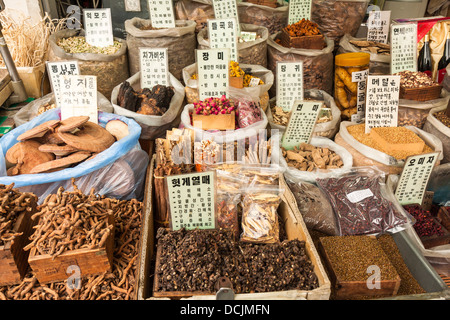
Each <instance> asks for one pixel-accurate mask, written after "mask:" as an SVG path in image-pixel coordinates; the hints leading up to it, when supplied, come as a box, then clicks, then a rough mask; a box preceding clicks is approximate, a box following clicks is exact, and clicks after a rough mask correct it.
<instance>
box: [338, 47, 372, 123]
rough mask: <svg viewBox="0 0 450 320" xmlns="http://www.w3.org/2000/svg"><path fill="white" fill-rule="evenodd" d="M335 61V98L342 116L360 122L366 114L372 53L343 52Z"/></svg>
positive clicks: (344, 118)
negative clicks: (367, 85) (367, 83)
mask: <svg viewBox="0 0 450 320" xmlns="http://www.w3.org/2000/svg"><path fill="white" fill-rule="evenodd" d="M334 63H335V68H334V100H335V102H336V105H337V106H338V107H339V109H341V117H342V119H343V120H351V121H353V122H359V121H360V120H361V118H362V117H363V116H364V109H365V108H364V106H365V102H366V79H367V75H368V74H369V63H370V54H369V53H366V52H350V53H342V54H338V55H336V57H335V60H334Z"/></svg>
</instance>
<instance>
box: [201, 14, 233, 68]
mask: <svg viewBox="0 0 450 320" xmlns="http://www.w3.org/2000/svg"><path fill="white" fill-rule="evenodd" d="M208 33H209V44H210V47H211V48H212V49H222V48H229V49H230V59H231V60H233V61H236V62H237V61H238V59H239V54H238V51H237V38H238V31H237V23H236V19H235V18H228V19H212V20H208Z"/></svg>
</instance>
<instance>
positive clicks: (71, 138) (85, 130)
mask: <svg viewBox="0 0 450 320" xmlns="http://www.w3.org/2000/svg"><path fill="white" fill-rule="evenodd" d="M58 136H59V137H60V138H61V140H63V141H64V142H65V143H66V144H68V145H69V146H72V147H74V148H77V149H78V150H84V151H90V152H102V151H104V150H106V149H108V148H109V147H110V146H111V145H112V144H113V143H114V142H115V141H116V139H115V138H114V137H113V135H112V134H110V133H109V132H108V131H107V130H106V129H105V128H103V127H102V126H100V125H98V124H96V123H93V122H90V121H88V122H86V123H85V124H84V125H83V127H81V128H80V130H79V131H77V132H76V133H74V134H72V133H68V132H58Z"/></svg>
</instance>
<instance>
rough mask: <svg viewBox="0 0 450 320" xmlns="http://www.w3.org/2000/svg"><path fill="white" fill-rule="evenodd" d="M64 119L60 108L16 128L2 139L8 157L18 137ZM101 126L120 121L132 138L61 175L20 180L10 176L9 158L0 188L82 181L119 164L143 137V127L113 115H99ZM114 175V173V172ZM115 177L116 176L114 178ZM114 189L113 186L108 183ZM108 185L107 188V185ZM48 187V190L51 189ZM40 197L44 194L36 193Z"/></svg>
mask: <svg viewBox="0 0 450 320" xmlns="http://www.w3.org/2000/svg"><path fill="white" fill-rule="evenodd" d="M60 118H61V110H60V109H59V108H57V109H52V110H49V111H47V112H45V113H43V114H41V115H40V116H38V117H36V118H34V119H32V120H31V121H29V122H27V123H25V124H23V125H21V126H20V127H17V128H15V129H14V130H12V131H10V132H8V133H7V134H5V135H4V136H3V137H2V138H1V139H0V148H1V150H2V151H3V154H4V155H5V154H6V152H7V151H8V149H9V148H11V147H12V146H13V145H15V144H16V143H17V142H18V141H17V137H18V136H19V135H20V134H22V133H24V132H25V131H27V130H29V129H32V128H34V127H36V126H37V125H39V124H41V123H44V122H46V121H49V120H59V119H60ZM98 118H99V124H100V125H101V126H102V127H104V126H105V125H106V124H107V123H108V122H109V121H111V120H115V119H119V120H121V121H123V122H124V123H126V124H127V125H128V131H129V134H128V136H126V137H124V138H122V139H120V140H119V141H116V142H115V143H113V144H112V145H111V146H110V147H109V148H108V149H107V150H105V151H103V152H101V153H99V154H98V155H97V156H96V157H94V158H93V159H90V160H87V161H84V162H82V163H80V164H78V165H76V166H75V167H72V168H66V169H63V170H60V171H56V172H51V173H39V174H22V175H18V176H7V175H6V162H5V157H2V158H1V159H2V160H0V174H1V176H0V184H5V185H9V184H11V183H14V184H15V187H16V188H20V187H25V186H35V185H37V186H38V185H43V184H47V186H49V184H51V183H56V184H58V183H59V184H62V182H63V181H70V179H71V178H75V179H76V178H80V177H83V176H86V175H89V174H92V173H93V172H95V171H97V170H101V169H103V168H105V167H107V166H109V165H111V164H113V163H114V162H115V161H118V160H119V159H120V158H122V157H123V156H126V155H127V154H128V153H129V152H130V151H131V150H132V149H133V148H135V147H136V145H138V143H139V136H140V134H141V127H140V126H139V125H138V124H137V123H136V122H135V121H134V120H132V119H128V118H126V117H122V116H118V115H115V114H111V113H104V112H99V115H98ZM133 169H135V168H133ZM111 172H112V173H114V170H113V171H111ZM92 177H93V179H94V180H95V179H96V175H95V174H93V176H92ZM113 177H114V175H113ZM108 182H109V183H110V184H111V185H113V183H112V182H111V181H108ZM106 185H107V184H106ZM47 186H46V187H47ZM46 187H42V188H39V189H38V190H41V191H40V192H45V190H46ZM36 195H37V196H38V197H39V196H40V194H39V193H36Z"/></svg>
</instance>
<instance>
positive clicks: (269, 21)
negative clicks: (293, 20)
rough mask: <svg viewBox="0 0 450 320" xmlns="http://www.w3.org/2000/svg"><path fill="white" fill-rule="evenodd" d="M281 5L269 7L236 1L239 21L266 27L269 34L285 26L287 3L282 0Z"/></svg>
mask: <svg viewBox="0 0 450 320" xmlns="http://www.w3.org/2000/svg"><path fill="white" fill-rule="evenodd" d="M282 4H283V5H282V6H279V7H277V8H271V7H268V6H264V5H258V4H253V3H251V2H238V14H239V22H240V23H246V24H254V25H257V26H263V27H266V28H267V30H269V35H271V34H274V33H277V32H279V31H281V30H282V29H283V28H284V27H286V26H287V22H288V16H289V6H288V5H289V3H288V2H286V1H283V3H282Z"/></svg>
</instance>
